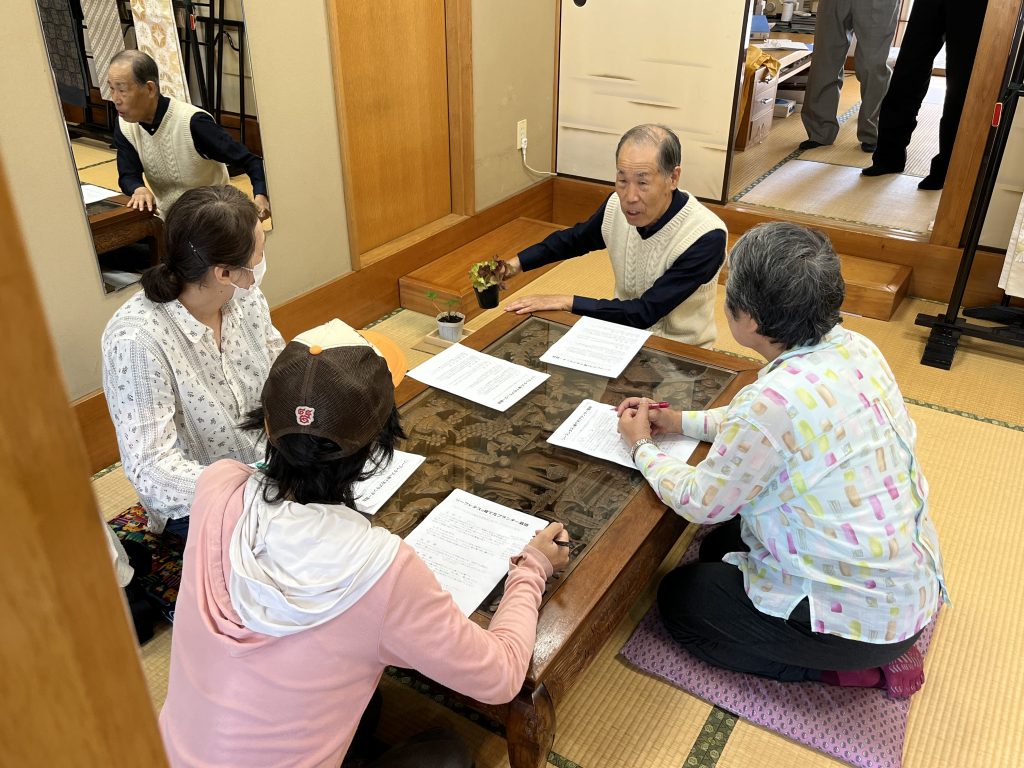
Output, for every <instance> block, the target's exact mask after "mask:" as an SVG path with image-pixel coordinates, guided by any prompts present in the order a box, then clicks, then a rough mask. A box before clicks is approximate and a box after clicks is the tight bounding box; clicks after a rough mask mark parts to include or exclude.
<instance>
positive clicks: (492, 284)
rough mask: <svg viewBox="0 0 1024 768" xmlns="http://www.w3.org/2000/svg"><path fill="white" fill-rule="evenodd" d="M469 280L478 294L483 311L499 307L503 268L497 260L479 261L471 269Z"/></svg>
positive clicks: (477, 298) (478, 301) (478, 300)
mask: <svg viewBox="0 0 1024 768" xmlns="http://www.w3.org/2000/svg"><path fill="white" fill-rule="evenodd" d="M469 280H470V283H471V284H472V285H473V291H474V292H475V293H476V300H477V303H478V304H479V305H480V308H481V309H494V308H495V307H496V306H498V290H499V288H500V287H501V266H500V263H499V261H498V259H497V258H493V259H488V260H487V261H478V262H477V263H476V264H474V265H473V266H471V267H470V268H469Z"/></svg>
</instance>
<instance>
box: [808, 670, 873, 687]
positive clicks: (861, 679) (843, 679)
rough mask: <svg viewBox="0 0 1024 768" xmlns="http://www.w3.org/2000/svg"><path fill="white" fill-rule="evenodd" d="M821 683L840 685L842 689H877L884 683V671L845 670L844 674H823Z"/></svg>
mask: <svg viewBox="0 0 1024 768" xmlns="http://www.w3.org/2000/svg"><path fill="white" fill-rule="evenodd" d="M821 682H823V683H825V684H826V685H838V686H840V687H841V688H877V687H878V685H879V683H881V682H882V670H881V669H879V668H878V667H872V668H871V669H854V670H843V671H842V672H831V671H829V672H822V673H821Z"/></svg>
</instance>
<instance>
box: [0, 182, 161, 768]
mask: <svg viewBox="0 0 1024 768" xmlns="http://www.w3.org/2000/svg"><path fill="white" fill-rule="evenodd" d="M12 194H13V190H11V189H10V188H9V187H8V185H7V181H6V176H5V174H4V169H3V166H2V164H0V242H2V243H3V244H4V245H3V256H2V258H0V328H2V329H3V330H2V333H3V341H2V344H0V351H2V354H3V375H2V376H0V488H3V521H4V530H3V535H2V536H0V615H2V616H3V619H2V623H3V624H2V626H3V631H2V632H0V681H2V682H0V690H2V691H3V696H2V697H0V744H2V745H3V746H2V748H0V749H2V757H0V762H2V763H3V764H5V765H74V766H96V767H97V768H100V767H101V766H102V767H104V768H107V767H109V766H139V765H145V766H158V767H159V766H164V765H166V764H167V762H166V759H165V757H164V752H163V746H162V744H161V741H160V735H159V732H158V731H157V726H156V718H155V715H154V712H153V705H152V703H151V701H150V698H149V693H148V691H147V689H146V682H145V679H144V677H143V674H142V667H141V665H140V663H139V657H138V650H137V647H136V643H135V635H134V632H133V630H132V628H131V626H130V624H129V621H130V620H129V618H128V615H127V612H126V610H125V605H124V601H123V599H122V597H121V590H120V589H119V588H118V586H117V583H116V581H115V578H114V571H113V567H112V565H111V559H110V556H109V554H108V550H107V542H106V540H105V538H104V537H105V533H104V531H103V528H102V525H103V523H102V521H101V519H100V516H99V511H98V510H97V508H96V500H95V498H94V496H93V493H92V488H91V486H90V484H89V470H88V466H87V460H86V455H85V450H84V447H83V444H82V439H81V436H80V434H79V431H78V426H77V424H76V423H75V420H74V417H73V415H72V413H71V409H70V407H69V405H68V397H67V393H66V391H65V389H64V384H63V381H62V380H61V374H60V370H59V368H58V365H57V358H56V355H55V353H54V348H53V344H52V343H51V340H50V336H49V332H48V330H47V324H46V318H45V317H44V315H43V312H42V307H41V305H40V302H39V294H38V292H37V291H36V285H35V281H34V278H33V274H32V270H31V268H30V265H29V261H28V254H27V252H26V249H25V244H24V241H23V240H22V238H21V232H20V230H19V227H18V223H17V220H16V219H15V214H14V208H13V206H12V204H11V197H12ZM90 288H91V286H90ZM97 343H98V340H97Z"/></svg>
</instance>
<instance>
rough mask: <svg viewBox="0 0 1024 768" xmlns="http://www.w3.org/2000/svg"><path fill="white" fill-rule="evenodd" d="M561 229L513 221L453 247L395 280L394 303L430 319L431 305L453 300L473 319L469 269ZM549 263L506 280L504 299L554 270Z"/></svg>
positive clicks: (533, 221)
mask: <svg viewBox="0 0 1024 768" xmlns="http://www.w3.org/2000/svg"><path fill="white" fill-rule="evenodd" d="M559 229H562V227H560V226H558V225H557V224H549V223H547V222H544V221H537V220H536V219H515V220H514V221H510V222H509V223H508V224H504V225H502V226H500V227H498V228H497V229H495V230H493V231H491V232H488V233H487V234H486V235H483V236H482V237H478V238H477V239H476V240H473V241H472V242H469V243H467V244H466V245H464V246H462V247H461V248H457V249H456V250H454V251H452V252H451V253H449V254H448V255H446V256H442V257H441V258H439V259H435V260H434V261H432V262H430V264H427V265H426V266H423V267H420V268H419V269H417V270H416V271H415V272H410V273H409V274H407V275H406V276H405V277H402V278H399V280H398V302H399V304H400V305H401V306H402V308H403V309H409V310H412V311H413V312H420V313H422V314H424V315H430V316H431V317H433V316H434V315H436V314H437V309H436V308H435V306H434V304H436V305H437V306H438V307H440V308H441V309H442V310H444V309H448V308H449V305H448V302H449V301H452V300H454V301H457V302H458V304H457V306H456V305H453V306H452V308H453V309H455V310H457V311H459V312H462V313H463V314H464V315H465V316H466V319H467V320H469V319H470V318H472V317H476V316H477V315H479V314H480V313H481V312H483V310H482V309H480V306H479V305H478V304H477V301H476V295H475V294H474V293H473V287H472V286H471V285H470V284H469V268H470V266H471V265H473V264H474V263H476V262H478V261H484V260H485V259H489V258H494V257H498V258H502V259H510V258H512V257H513V256H515V255H516V254H517V253H519V251H521V250H523V249H524V248H526V247H528V246H531V245H533V244H534V243H539V242H540V241H541V240H543V239H544V238H545V237H547V236H548V235H550V234H551V233H552V232H554V231H556V230H559ZM554 266H555V265H554V264H550V265H548V266H546V267H541V268H540V269H533V270H530V271H529V272H527V273H522V274H518V275H516V276H515V277H513V278H512V279H511V280H509V281H508V291H505V292H503V296H507V295H509V294H510V293H512V292H513V291H517V290H519V289H520V288H522V287H523V286H525V285H527V284H528V283H530V282H532V281H533V280H534V279H535V278H538V277H540V276H541V275H543V274H544V273H545V272H547V271H548V270H550V269H552V268H554ZM429 291H433V292H434V293H436V294H437V298H436V299H434V301H433V303H432V302H431V300H430V299H428V298H427V293H428V292H429Z"/></svg>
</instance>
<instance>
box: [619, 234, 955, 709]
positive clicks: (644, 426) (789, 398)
mask: <svg viewBox="0 0 1024 768" xmlns="http://www.w3.org/2000/svg"><path fill="white" fill-rule="evenodd" d="M844 289H845V287H844V284H843V278H842V276H841V274H840V271H839V259H838V257H837V256H836V254H835V252H834V251H833V250H832V245H831V243H830V242H829V241H828V238H826V237H825V236H824V235H822V234H820V233H818V232H814V231H811V230H808V229H806V228H804V227H800V226H797V225H794V224H788V223H783V222H777V223H772V224H764V225H761V226H759V227H756V228H754V229H752V230H751V231H749V232H748V233H747V234H746V235H744V236H743V237H742V238H741V239H740V240H739V241H738V242H737V243H736V246H735V247H734V249H733V251H732V254H731V256H730V266H729V280H728V283H727V285H726V298H725V309H726V316H727V318H728V321H729V328H730V330H731V331H732V334H733V336H734V337H735V338H736V340H737V341H738V342H740V343H741V344H743V345H744V346H747V347H749V348H751V349H753V350H754V351H755V352H757V353H759V354H760V355H762V356H763V357H765V358H766V359H767V360H768V364H767V365H766V366H765V367H764V368H763V369H762V370H761V371H760V373H759V375H758V378H757V381H756V382H754V383H753V384H750V385H749V386H747V387H745V388H744V389H743V390H741V391H740V392H739V394H737V395H736V397H735V398H734V399H733V401H732V402H731V403H730V404H729V405H728V406H726V407H723V408H716V409H713V410H709V411H686V412H679V411H673V410H670V409H659V408H651V407H649V404H650V403H651V402H653V401H651V400H648V399H647V398H641V397H631V398H628V399H626V400H625V401H623V402H622V404H621V405H619V407H618V410H619V414H620V418H619V431H620V432H621V434H622V436H623V438H624V439H625V440H626V441H627V442H628V443H629V444H630V445H631V446H632V448H633V451H632V453H633V459H634V461H635V462H636V466H637V467H638V468H639V469H640V471H641V472H643V474H644V477H645V478H647V481H648V482H649V483H650V484H651V486H652V487H653V488H654V490H655V492H656V493H657V494H658V496H659V497H660V498H661V499H662V500H663V501H664V502H665V503H666V504H668V505H670V506H671V507H672V508H673V509H674V510H676V512H678V513H679V514H680V515H682V516H683V517H685V518H686V519H687V520H689V521H691V522H694V523H698V524H713V523H724V525H722V526H720V527H718V528H717V529H715V530H714V531H713V532H711V533H710V534H709V535H708V536H707V538H705V539H704V542H703V544H702V546H701V549H700V557H699V561H698V562H696V563H693V564H690V565H685V566H682V567H680V568H678V569H676V570H675V571H673V572H671V573H669V574H668V575H667V576H666V577H665V579H664V580H663V581H662V583H661V586H660V588H659V592H658V604H659V607H660V609H661V615H662V619H663V620H664V622H665V625H666V627H667V628H668V629H669V631H670V632H671V633H672V635H673V637H675V639H676V640H677V641H678V642H679V643H681V644H682V645H683V646H684V647H686V648H687V649H688V650H689V651H690V652H691V653H693V654H694V655H695V656H697V657H698V658H700V659H703V660H704V661H706V662H708V663H710V664H714V665H716V666H719V667H725V668H726V669H731V670H735V671H740V672H748V673H752V674H757V675H762V676H765V677H770V678H774V679H776V680H780V681H792V682H796V681H808V680H810V681H820V682H824V683H829V684H833V685H852V686H877V687H880V688H885V689H886V690H887V691H888V692H889V695H891V696H896V697H907V696H910V695H911V694H912V693H913V692H914V691H916V690H917V689H918V688H920V686H921V685H922V684H923V682H924V672H923V669H922V659H921V655H920V653H918V652H917V650H916V649H915V648H914V641H915V640H916V639H917V637H918V635H919V634H920V633H921V630H922V629H923V628H924V626H925V625H926V624H927V623H928V622H929V621H931V620H932V617H933V616H934V615H935V613H936V611H937V610H938V606H939V600H940V598H944V597H946V595H945V585H944V582H943V577H942V560H941V556H940V554H939V545H938V537H937V536H936V533H935V528H934V526H933V525H932V522H931V519H930V518H929V516H928V485H927V483H926V481H925V478H924V475H923V473H922V471H921V467H920V466H919V465H918V462H917V458H916V456H915V452H914V446H915V442H916V437H917V432H916V428H915V426H914V422H913V421H911V419H910V415H909V414H908V413H907V409H906V406H905V405H904V402H903V396H902V394H901V393H900V390H899V387H898V386H897V385H896V381H895V380H894V378H893V375H892V371H891V370H890V369H889V366H888V365H887V364H886V362H885V360H884V358H883V357H882V355H881V353H880V352H879V351H878V348H877V347H876V346H875V345H874V344H873V343H871V341H869V340H868V339H866V338H865V337H863V336H861V335H860V334H857V333H854V332H853V331H849V330H846V329H844V328H842V326H840V324H839V323H840V315H839V307H840V305H841V304H842V301H843V294H844ZM677 432H681V433H683V434H685V435H688V436H690V437H694V438H697V439H700V440H707V441H710V442H712V443H713V445H712V447H711V450H710V451H709V453H708V457H707V458H706V459H705V460H704V461H702V462H701V463H700V464H698V465H697V466H696V467H691V466H688V465H687V464H686V463H685V462H683V461H681V460H679V459H675V458H672V457H670V456H666V455H665V454H664V453H662V452H661V451H659V450H658V446H657V445H656V444H655V443H654V442H652V440H651V436H652V433H653V434H654V435H655V436H657V435H659V434H666V433H677Z"/></svg>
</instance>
